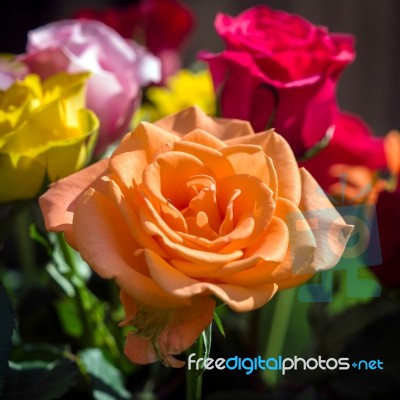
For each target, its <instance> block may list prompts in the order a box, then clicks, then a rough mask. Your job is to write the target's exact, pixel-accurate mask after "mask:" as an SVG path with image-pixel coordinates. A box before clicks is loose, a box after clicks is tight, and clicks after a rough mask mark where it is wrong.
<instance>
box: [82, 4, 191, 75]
mask: <svg viewBox="0 0 400 400" xmlns="http://www.w3.org/2000/svg"><path fill="white" fill-rule="evenodd" d="M166 16H168V18H166ZM74 17H75V18H81V19H95V20H98V21H101V22H103V23H105V24H106V25H108V26H110V27H112V28H113V29H115V30H116V31H117V32H118V33H119V34H120V35H121V36H123V37H125V38H129V39H132V38H133V39H135V40H136V41H138V42H139V43H143V44H144V45H145V46H146V47H147V48H148V49H149V50H150V51H151V52H152V53H154V54H155V55H157V56H158V57H159V58H160V59H161V61H162V66H163V77H164V78H165V77H166V76H169V75H172V74H173V73H174V72H176V71H177V70H178V69H179V68H180V56H179V52H178V50H179V49H180V48H181V46H182V45H183V43H184V40H185V39H186V37H187V36H188V34H189V33H190V31H191V29H192V26H193V16H192V14H191V12H190V11H189V10H188V9H187V8H186V7H184V6H183V5H182V4H181V3H179V2H178V1H176V0H141V1H139V3H138V4H135V5H131V6H128V7H124V8H110V9H107V10H104V11H98V10H92V9H83V10H81V11H79V12H78V13H76V14H75V16H74Z"/></svg>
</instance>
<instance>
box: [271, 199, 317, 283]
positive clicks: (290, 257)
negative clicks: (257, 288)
mask: <svg viewBox="0 0 400 400" xmlns="http://www.w3.org/2000/svg"><path fill="white" fill-rule="evenodd" d="M275 215H276V217H278V218H280V219H281V220H282V221H283V222H284V223H285V224H286V226H287V228H288V231H289V247H288V251H287V254H286V256H285V258H284V259H283V260H282V262H281V263H280V264H278V265H277V266H276V268H274V269H273V270H272V271H271V275H270V276H271V282H278V281H282V280H285V279H288V277H290V276H292V275H297V274H304V273H309V272H311V271H312V272H314V271H313V270H312V268H311V264H312V262H313V260H314V257H315V253H316V247H317V242H316V239H315V237H314V232H313V230H312V229H311V227H310V225H309V222H310V223H312V222H313V221H312V220H311V221H308V220H307V218H306V217H305V216H304V215H303V213H302V212H301V211H300V209H299V208H297V207H296V206H295V205H294V204H293V203H292V202H290V201H289V200H287V199H283V198H280V197H278V201H277V204H276V210H275Z"/></svg>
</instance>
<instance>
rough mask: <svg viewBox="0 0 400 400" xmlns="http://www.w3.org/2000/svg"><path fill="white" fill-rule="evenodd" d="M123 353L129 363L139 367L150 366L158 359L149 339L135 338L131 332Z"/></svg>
mask: <svg viewBox="0 0 400 400" xmlns="http://www.w3.org/2000/svg"><path fill="white" fill-rule="evenodd" d="M124 353H125V355H126V356H127V357H128V358H129V360H130V361H131V362H133V363H135V364H139V365H145V364H150V363H153V362H155V361H157V360H158V359H159V358H158V356H157V353H156V351H155V349H154V346H153V343H152V341H151V339H149V338H143V337H140V336H137V335H135V333H133V332H129V333H128V336H127V338H126V342H125V348H124ZM183 365H184V364H183ZM183 365H179V367H181V366H183Z"/></svg>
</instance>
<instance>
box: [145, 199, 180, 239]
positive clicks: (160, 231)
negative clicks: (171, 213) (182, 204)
mask: <svg viewBox="0 0 400 400" xmlns="http://www.w3.org/2000/svg"><path fill="white" fill-rule="evenodd" d="M144 203H145V204H144V205H142V206H140V207H138V214H139V218H140V222H141V224H142V226H143V228H144V230H145V231H146V233H147V234H148V235H151V236H154V235H156V236H164V235H165V236H167V237H168V238H169V239H170V240H172V241H174V242H177V243H184V240H183V239H182V237H181V235H180V234H178V233H177V232H175V231H174V230H173V229H172V228H171V227H170V226H169V224H168V223H166V221H165V219H163V218H162V217H161V216H160V214H158V213H157V211H156V210H155V208H154V206H153V204H152V203H151V202H150V200H149V199H146V198H145V199H144ZM185 223H186V222H185ZM185 230H187V227H185Z"/></svg>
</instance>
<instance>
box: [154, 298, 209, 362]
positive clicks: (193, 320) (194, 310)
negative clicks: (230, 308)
mask: <svg viewBox="0 0 400 400" xmlns="http://www.w3.org/2000/svg"><path fill="white" fill-rule="evenodd" d="M214 309H215V301H214V300H212V299H211V298H210V297H208V296H195V297H193V299H192V303H191V305H190V306H187V307H180V308H177V309H176V310H175V314H174V317H173V319H172V321H171V323H170V324H169V325H168V326H167V327H166V329H164V330H163V331H162V332H161V334H160V336H159V339H158V345H159V349H160V351H161V353H163V354H164V355H166V356H167V358H164V362H165V363H166V364H167V365H168V364H170V363H171V362H173V363H174V364H175V363H176V361H178V360H176V359H174V358H173V357H168V356H170V355H174V354H180V353H182V352H183V351H185V350H187V349H188V348H189V347H190V346H191V345H192V344H193V343H194V342H195V341H196V340H197V339H198V337H199V336H200V335H201V333H202V332H203V331H204V330H205V329H206V328H207V327H208V326H209V325H210V324H211V323H212V320H213V317H214ZM178 362H180V363H181V361H178ZM174 364H173V365H172V366H175V365H174ZM184 364H185V363H183V365H184Z"/></svg>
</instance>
